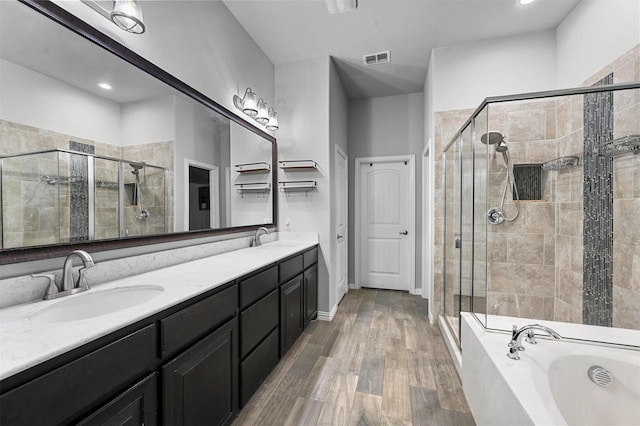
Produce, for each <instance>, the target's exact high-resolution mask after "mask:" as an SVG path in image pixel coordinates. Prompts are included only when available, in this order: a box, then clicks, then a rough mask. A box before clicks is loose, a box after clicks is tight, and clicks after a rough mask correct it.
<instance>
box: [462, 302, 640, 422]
mask: <svg viewBox="0 0 640 426" xmlns="http://www.w3.org/2000/svg"><path fill="white" fill-rule="evenodd" d="M505 322H506V323H509V324H517V325H518V326H519V327H522V326H524V325H526V324H532V323H536V322H537V323H541V324H544V325H547V326H548V327H551V328H552V329H554V330H556V331H558V332H559V333H560V334H561V335H565V336H575V335H576V334H580V333H583V334H585V333H586V334H588V330H587V331H585V330H584V327H587V328H592V329H598V330H596V332H597V333H602V332H606V331H607V330H606V329H605V330H603V329H602V328H601V327H590V326H582V325H576V324H565V323H554V322H551V321H536V320H523V319H521V318H509V319H506V320H505ZM577 328H579V329H580V330H579V331H575V330H576V329H577ZM614 333H617V336H616V339H615V340H617V341H618V343H621V342H620V340H621V339H622V338H623V337H624V336H626V338H627V339H629V340H628V343H633V342H635V344H636V345H639V344H640V331H636V330H622V331H621V330H617V331H614ZM509 340H510V333H506V332H493V331H489V330H486V329H484V328H483V327H482V326H481V325H480V323H479V322H478V320H477V319H476V318H475V317H473V316H472V315H471V314H468V313H466V314H462V384H463V389H464V392H465V395H466V397H467V401H468V402H469V406H470V408H471V412H472V413H473V416H474V418H475V420H476V422H477V423H478V425H505V426H506V425H637V424H640V351H639V350H636V349H632V348H629V349H623V348H618V347H611V346H606V345H600V344H590V343H586V342H578V341H575V340H553V339H546V338H538V339H537V341H538V344H536V345H531V344H528V343H526V342H524V341H523V346H524V347H525V350H524V351H522V352H520V360H512V359H510V358H508V357H507V343H509ZM592 366H599V367H604V368H605V369H606V370H607V371H608V373H610V376H607V375H606V374H604V373H603V374H602V375H601V376H599V378H600V380H598V378H595V380H596V381H599V382H600V383H601V384H605V382H606V381H607V379H609V378H611V377H612V378H613V382H612V383H611V384H610V385H609V386H606V387H603V386H599V385H597V384H596V383H594V382H593V381H592V380H591V379H590V378H589V376H588V374H587V373H588V370H589V368H590V367H592Z"/></svg>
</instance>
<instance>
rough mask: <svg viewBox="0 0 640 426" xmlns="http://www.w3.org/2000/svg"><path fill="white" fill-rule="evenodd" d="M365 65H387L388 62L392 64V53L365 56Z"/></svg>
mask: <svg viewBox="0 0 640 426" xmlns="http://www.w3.org/2000/svg"><path fill="white" fill-rule="evenodd" d="M362 59H363V60H364V64H365V65H377V64H386V63H387V62H391V52H390V51H388V50H387V51H386V52H378V53H372V54H370V55H364V56H363V57H362Z"/></svg>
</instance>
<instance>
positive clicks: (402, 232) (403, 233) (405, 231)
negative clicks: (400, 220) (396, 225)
mask: <svg viewBox="0 0 640 426" xmlns="http://www.w3.org/2000/svg"><path fill="white" fill-rule="evenodd" d="M408 233H409V231H407V230H404V231H400V232H399V234H400V235H407V234H408Z"/></svg>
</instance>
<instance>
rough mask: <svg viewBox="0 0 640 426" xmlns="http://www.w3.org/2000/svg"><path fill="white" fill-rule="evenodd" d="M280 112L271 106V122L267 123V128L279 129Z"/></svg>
mask: <svg viewBox="0 0 640 426" xmlns="http://www.w3.org/2000/svg"><path fill="white" fill-rule="evenodd" d="M279 128H280V126H278V113H277V112H275V111H274V109H273V108H269V122H268V123H267V130H278V129H279Z"/></svg>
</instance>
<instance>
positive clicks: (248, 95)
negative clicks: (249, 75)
mask: <svg viewBox="0 0 640 426" xmlns="http://www.w3.org/2000/svg"><path fill="white" fill-rule="evenodd" d="M242 112H244V113H245V114H247V115H248V116H250V117H255V116H256V115H257V114H258V97H257V96H256V94H255V93H253V92H252V91H251V88H250V87H248V88H247V91H246V92H244V97H243V98H242Z"/></svg>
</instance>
